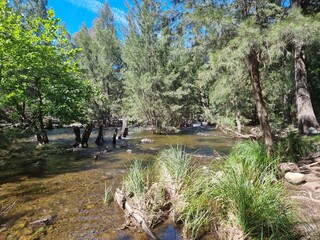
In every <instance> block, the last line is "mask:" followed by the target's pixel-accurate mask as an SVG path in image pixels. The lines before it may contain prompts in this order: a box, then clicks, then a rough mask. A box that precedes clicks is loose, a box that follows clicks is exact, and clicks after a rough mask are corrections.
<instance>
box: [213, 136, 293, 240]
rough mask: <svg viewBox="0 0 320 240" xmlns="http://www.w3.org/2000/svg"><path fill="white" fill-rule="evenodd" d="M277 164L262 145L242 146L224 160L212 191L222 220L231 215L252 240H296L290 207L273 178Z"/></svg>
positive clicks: (243, 143)
mask: <svg viewBox="0 0 320 240" xmlns="http://www.w3.org/2000/svg"><path fill="white" fill-rule="evenodd" d="M277 162H278V160H274V159H272V158H270V157H268V156H267V154H266V152H265V150H264V147H263V145H262V144H260V143H258V142H252V141H248V142H242V143H240V144H239V145H237V146H235V148H234V150H233V151H232V153H231V155H230V157H229V158H228V159H227V161H226V164H225V166H224V167H225V169H226V170H225V173H224V175H223V177H222V179H221V180H220V181H219V184H217V185H216V188H215V189H214V190H213V191H214V192H215V193H214V195H215V196H216V199H217V201H218V204H219V205H221V206H222V208H221V209H225V210H226V212H225V213H224V214H225V216H226V215H227V212H230V211H231V212H233V214H234V216H235V217H236V221H237V224H238V225H239V226H240V228H241V229H242V231H243V232H244V233H245V234H246V235H248V236H250V237H251V238H253V239H265V238H268V239H295V234H296V233H295V232H294V226H295V221H294V214H293V211H292V207H291V205H290V202H289V201H288V198H287V196H286V192H285V189H284V187H283V186H282V184H281V183H279V182H276V178H275V166H276V165H277Z"/></svg>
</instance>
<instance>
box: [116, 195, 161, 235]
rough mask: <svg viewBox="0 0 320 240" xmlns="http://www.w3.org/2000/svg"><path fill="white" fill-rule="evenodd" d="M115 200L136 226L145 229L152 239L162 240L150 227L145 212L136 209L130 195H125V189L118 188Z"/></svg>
mask: <svg viewBox="0 0 320 240" xmlns="http://www.w3.org/2000/svg"><path fill="white" fill-rule="evenodd" d="M114 198H115V201H116V202H117V204H118V205H119V206H120V207H121V208H122V210H123V211H124V213H125V215H126V217H127V218H129V220H130V221H131V222H132V224H134V226H136V227H138V228H141V229H142V230H143V231H145V232H146V233H147V234H148V235H149V236H150V237H151V238H152V239H154V240H160V239H159V238H158V237H157V236H156V235H155V234H154V233H153V232H152V231H151V229H150V228H149V227H148V224H147V222H146V221H145V219H144V218H143V215H145V214H143V213H142V212H141V211H140V210H138V209H136V208H135V207H134V206H133V205H134V204H132V203H131V202H130V195H129V196H127V197H126V196H125V195H124V193H123V191H122V190H120V189H116V192H115V194H114Z"/></svg>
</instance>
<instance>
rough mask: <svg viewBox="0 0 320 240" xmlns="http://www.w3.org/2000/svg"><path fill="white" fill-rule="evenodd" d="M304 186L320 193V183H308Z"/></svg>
mask: <svg viewBox="0 0 320 240" xmlns="http://www.w3.org/2000/svg"><path fill="white" fill-rule="evenodd" d="M302 186H303V187H305V188H308V189H310V190H311V191H314V192H320V183H319V182H307V183H305V184H303V185H302Z"/></svg>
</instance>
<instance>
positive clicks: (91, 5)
mask: <svg viewBox="0 0 320 240" xmlns="http://www.w3.org/2000/svg"><path fill="white" fill-rule="evenodd" d="M67 1H68V2H70V3H71V4H73V5H75V6H78V7H81V8H84V9H87V10H89V11H91V12H94V13H98V12H99V9H101V8H102V7H103V4H102V3H101V2H99V1H97V0H67ZM111 10H112V12H113V16H114V19H115V21H116V22H118V23H121V24H124V25H127V19H126V13H125V12H124V11H122V10H120V9H119V8H115V7H111Z"/></svg>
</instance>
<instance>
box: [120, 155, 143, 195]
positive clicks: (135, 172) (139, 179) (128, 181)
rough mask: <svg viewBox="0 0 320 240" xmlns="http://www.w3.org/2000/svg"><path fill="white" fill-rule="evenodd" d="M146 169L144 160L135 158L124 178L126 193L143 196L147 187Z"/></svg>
mask: <svg viewBox="0 0 320 240" xmlns="http://www.w3.org/2000/svg"><path fill="white" fill-rule="evenodd" d="M145 173H146V169H145V168H144V167H143V166H142V162H141V161H139V160H134V161H133V162H132V164H131V165H130V167H129V169H128V173H127V174H126V175H125V177H124V180H123V188H124V191H125V192H126V193H131V192H132V193H134V194H135V195H136V196H143V195H144V193H145V189H146V187H147V181H146V177H145V176H146V174H145Z"/></svg>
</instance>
